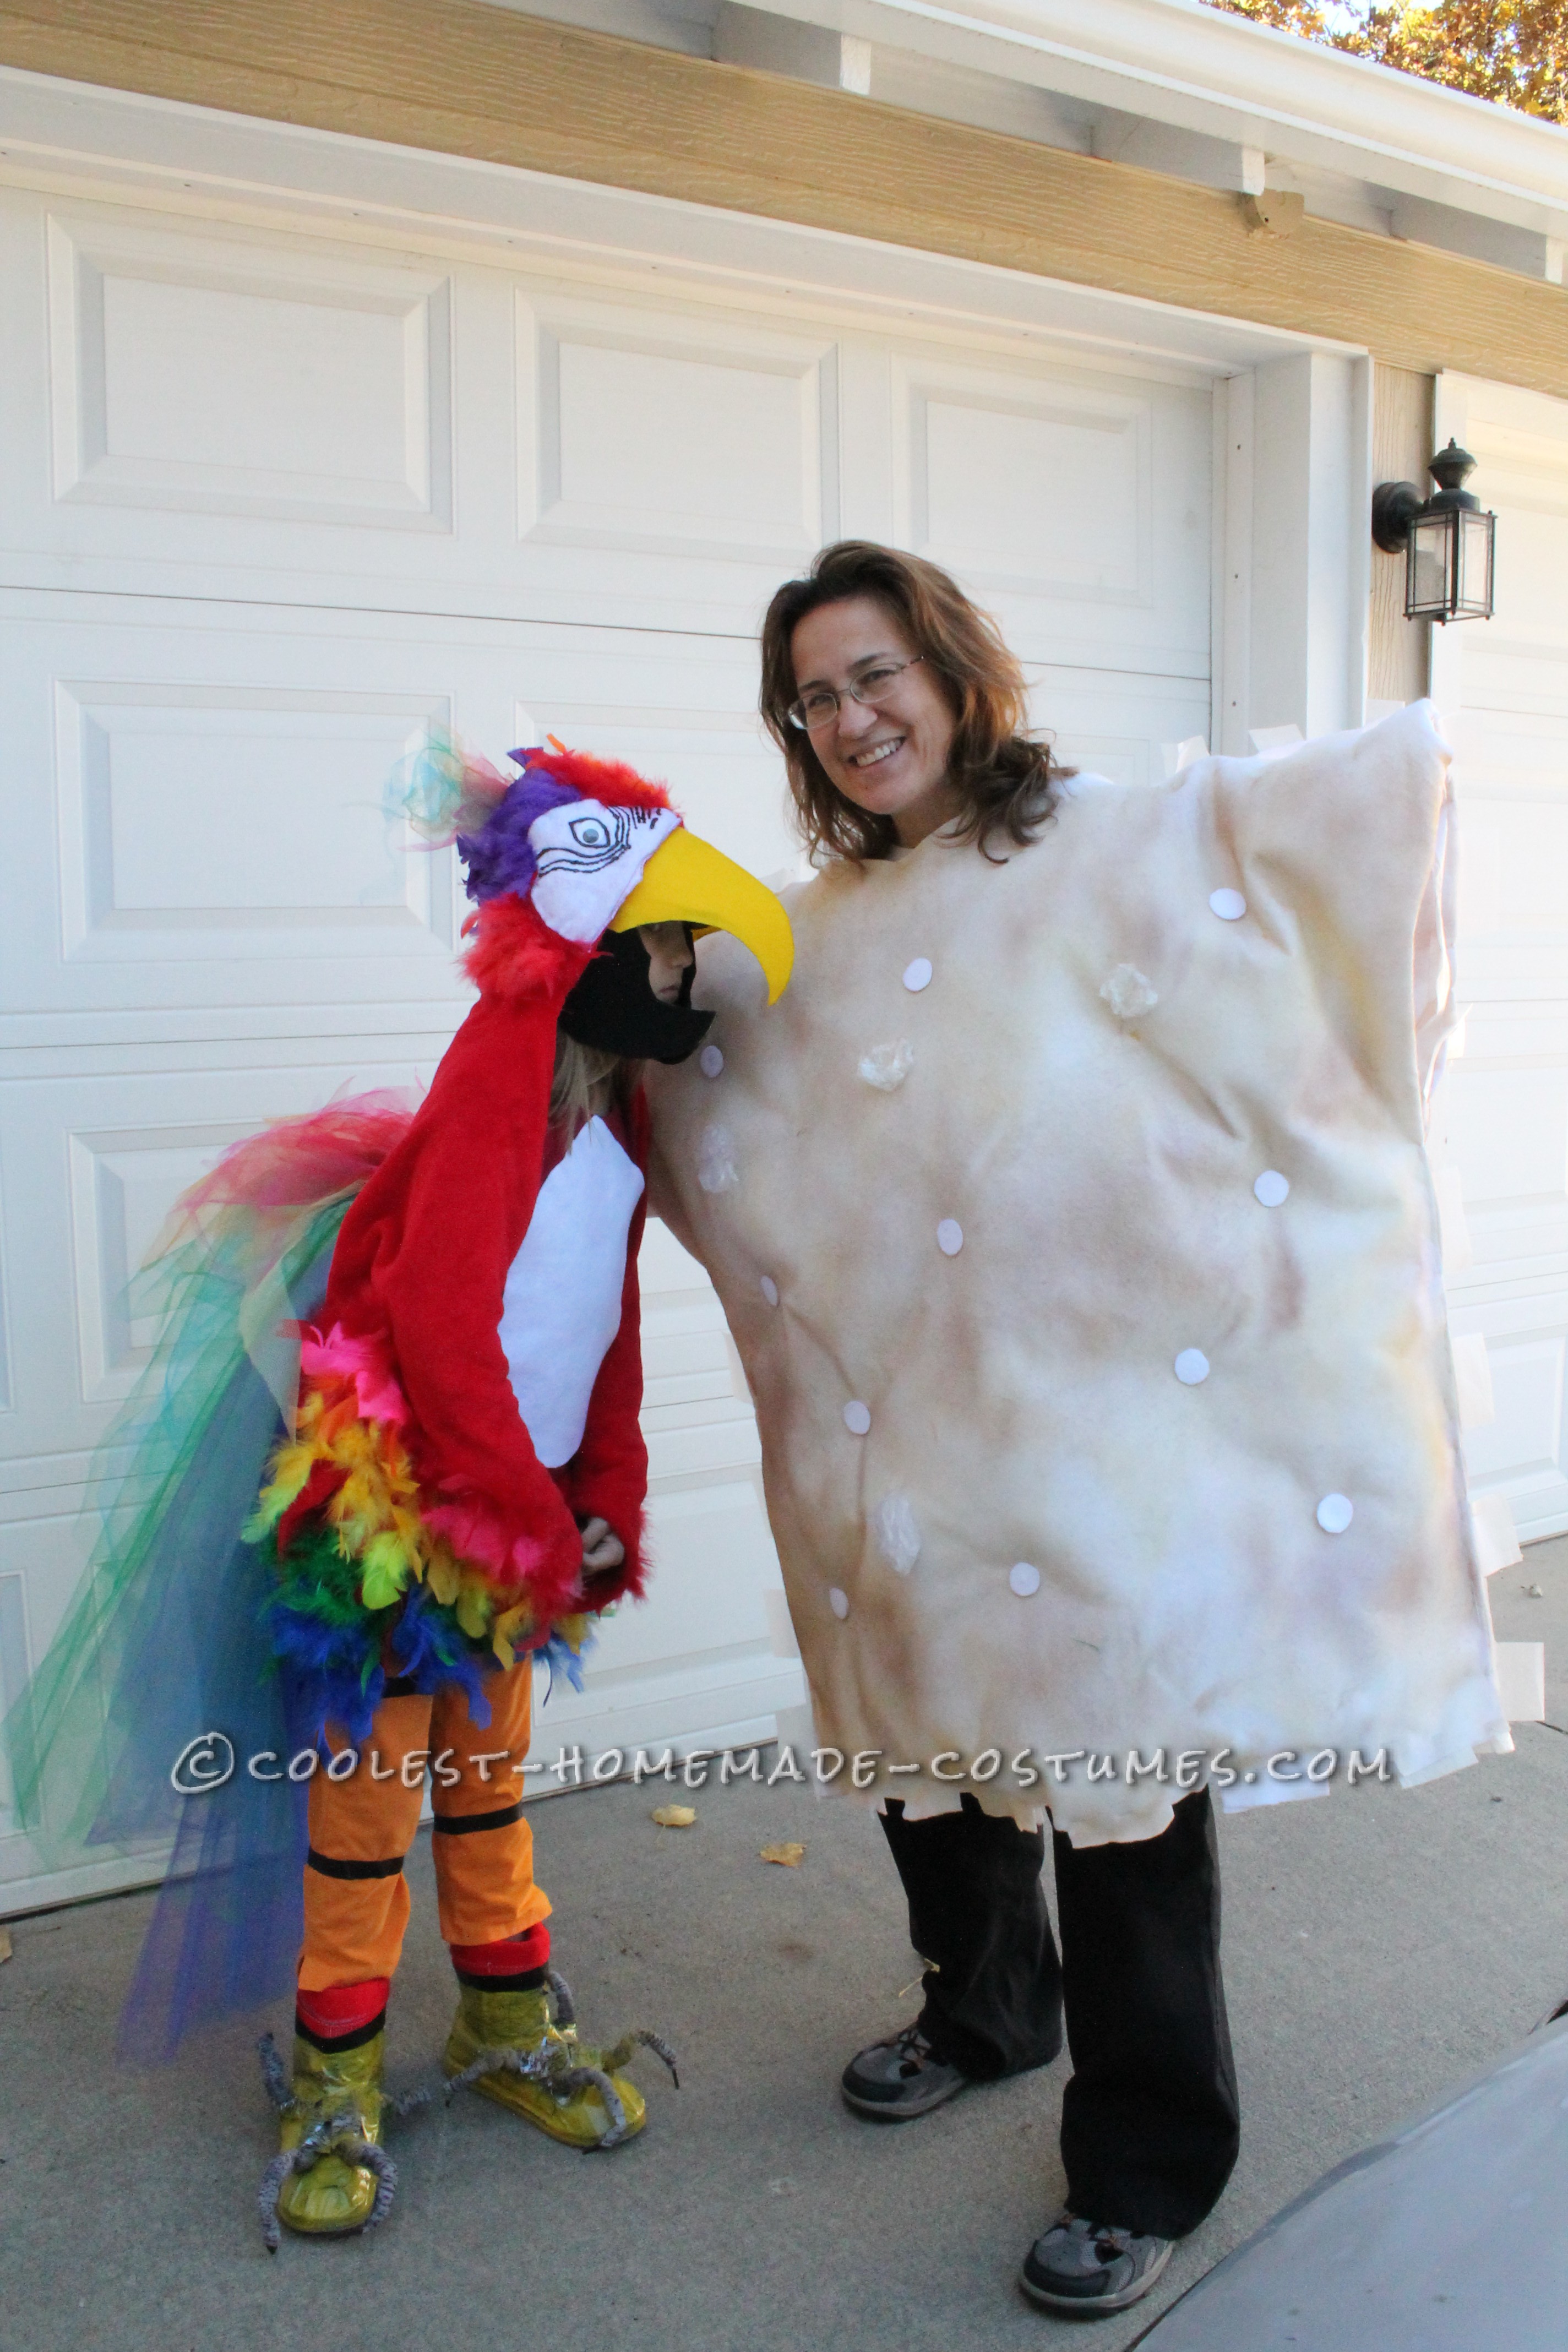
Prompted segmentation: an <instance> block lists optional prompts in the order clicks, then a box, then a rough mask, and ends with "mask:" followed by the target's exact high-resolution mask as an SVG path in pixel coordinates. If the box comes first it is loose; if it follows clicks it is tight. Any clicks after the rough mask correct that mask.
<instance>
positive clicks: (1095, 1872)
mask: <svg viewBox="0 0 1568 2352" xmlns="http://www.w3.org/2000/svg"><path fill="white" fill-rule="evenodd" d="M882 1827H883V1829H884V1831H885V1832H886V1833H887V1839H888V1843H889V1846H890V1847H891V1849H892V1853H893V1860H894V1862H895V1863H896V1864H897V1865H898V1871H899V1875H900V1878H901V1879H902V1881H903V1885H904V1892H905V1894H906V1895H907V1896H908V1898H909V1906H910V1941H911V1942H912V1943H913V1945H914V1947H915V1949H916V1950H917V1951H918V1952H919V1953H920V1954H921V1957H922V1958H925V1959H927V1960H928V1961H931V1962H934V1963H935V1968H934V1969H933V1970H928V1972H927V1974H926V1977H925V1979H924V1990H925V2006H924V2008H923V2009H922V2010H921V2018H920V2022H921V2028H922V2030H923V2031H924V2032H925V2034H926V2036H927V2038H928V2039H929V2040H930V2042H931V2046H932V2048H933V2049H934V2050H935V2051H936V2052H937V2053H938V2054H939V2055H940V2056H942V2058H945V2059H946V2060H947V2061H948V2062H949V2063H951V2064H952V2065H955V2066H960V2067H962V2068H963V2071H964V2073H965V2074H972V2075H973V2076H974V2077H975V2078H976V2079H977V2080H981V2081H987V2080H994V2079H995V2078H996V2077H998V2076H1000V2075H1004V2074H1022V2073H1025V2072H1026V2070H1027V2069H1029V2068H1030V2067H1034V2066H1043V2065H1045V2064H1047V2063H1048V2061H1049V2060H1050V2059H1052V2058H1054V2057H1055V2055H1056V2053H1057V2052H1058V2050H1059V2049H1060V2047H1061V2040H1062V2021H1063V2015H1064V2011H1065V2015H1066V2023H1067V2032H1068V2043H1069V2045H1070V2048H1071V2052H1072V2060H1073V2074H1072V2079H1071V2081H1070V2082H1069V2083H1068V2087H1067V2093H1066V2096H1065V2098H1064V2100H1063V2105H1062V2158H1063V2161H1064V2163H1065V2165H1066V2167H1067V2175H1068V2205H1069V2207H1070V2208H1071V2210H1072V2211H1074V2212H1075V2213H1079V2214H1082V2215H1084V2216H1086V2217H1087V2218H1088V2219H1089V2220H1090V2221H1099V2222H1101V2223H1108V2224H1111V2225H1114V2226H1117V2227H1120V2228H1122V2229H1128V2230H1132V2231H1138V2232H1140V2233H1143V2232H1149V2233H1152V2234H1155V2235H1158V2236H1160V2237H1163V2238H1176V2237H1181V2236H1183V2235H1184V2233H1185V2232H1186V2231H1189V2230H1194V2229H1196V2227H1197V2225H1198V2223H1199V2222H1200V2221H1202V2220H1203V2219H1204V2217H1205V2214H1207V2213H1208V2212H1209V2211H1210V2210H1211V2209H1212V2208H1213V2206H1214V2205H1215V2203H1216V2202H1217V2200H1218V2198H1219V2195H1220V2192H1221V2190H1222V2189H1224V2187H1225V2184H1226V2181H1227V2180H1228V2179H1229V2178H1230V2173H1231V2168H1232V2167H1233V2166H1234V2165H1235V2162H1236V2156H1237V2141H1238V2137H1239V2111H1238V2108H1237V2092H1236V2068H1235V2063H1234V2061H1233V2059H1232V2056H1231V2048H1230V2032H1229V2028H1228V2026H1227V2024H1226V2013H1225V1990H1224V1987H1223V1985H1222V1983H1221V1981H1220V1969H1219V1855H1218V1849H1217V1846H1216V1843H1215V1826H1214V1813H1213V1810H1212V1808H1211V1806H1210V1804H1209V1799H1208V1792H1207V1790H1194V1793H1193V1794H1192V1795H1191V1796H1188V1797H1184V1798H1183V1799H1182V1801H1181V1802H1180V1803H1179V1804H1178V1805H1177V1807H1176V1809H1175V1817H1174V1819H1173V1822H1172V1823H1171V1826H1170V1828H1169V1829H1168V1830H1166V1831H1165V1832H1164V1833H1163V1836H1160V1837H1155V1838H1144V1839H1140V1840H1139V1841H1138V1842H1137V1843H1131V1844H1126V1845H1096V1846H1080V1847H1075V1846H1073V1845H1071V1844H1070V1843H1068V1839H1067V1838H1065V1837H1064V1836H1062V1835H1061V1833H1060V1832H1058V1833H1057V1834H1056V1835H1055V1836H1054V1837H1053V1839H1052V1846H1053V1850H1054V1859H1055V1863H1056V1876H1057V1908H1058V1915H1059V1917H1060V1921H1061V1935H1062V1957H1061V1959H1060V1960H1059V1961H1058V1958H1057V1949H1056V1946H1055V1944H1054V1942H1053V1941H1052V1938H1051V1930H1050V1920H1049V1917H1048V1916H1047V1910H1046V1897H1045V1889H1044V1887H1043V1886H1042V1885H1041V1884H1040V1870H1041V1865H1042V1864H1043V1863H1044V1861H1045V1836H1044V1833H1043V1832H1041V1831H1038V1830H1034V1831H1028V1830H1021V1829H1019V1827H1018V1826H1017V1824H1016V1822H1013V1821H1011V1820H1009V1819H1006V1818H1005V1817H1002V1816H999V1815H994V1814H990V1813H985V1812H983V1811H982V1810H981V1808H980V1806H979V1804H978V1802H977V1801H976V1800H975V1799H974V1798H973V1796H969V1795H967V1794H966V1795H965V1796H964V1798H963V1810H962V1811H959V1812H956V1813H939V1814H936V1815H934V1816H933V1817H932V1818H931V1819H930V1820H928V1821H920V1822H910V1821H906V1820H905V1819H904V1818H903V1808H902V1806H901V1805H900V1804H898V1803H897V1801H893V1802H890V1803H889V1807H888V1810H887V1811H886V1812H885V1813H884V1814H883V1815H882Z"/></svg>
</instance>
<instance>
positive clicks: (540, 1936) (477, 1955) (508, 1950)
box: [447, 1920, 550, 1977]
mask: <svg viewBox="0 0 1568 2352" xmlns="http://www.w3.org/2000/svg"><path fill="white" fill-rule="evenodd" d="M447 1950H448V1951H449V1952H450V1953H451V1955H452V1966H453V1967H454V1968H455V1969H462V1970H463V1971H464V1973H465V1974H466V1975H468V1976H471V1977H520V1976H522V1975H523V1974H524V1973H525V1971H526V1970H528V1969H542V1968H543V1967H544V1965H545V1963H546V1961H547V1960H548V1959H549V1958H550V1930H549V1928H548V1927H546V1926H545V1924H544V1922H543V1920H541V1921H540V1922H539V1925H538V1926H537V1927H527V1928H525V1929H524V1930H523V1932H522V1934H521V1936H503V1937H501V1938H500V1942H499V1943H495V1944H448V1945H447Z"/></svg>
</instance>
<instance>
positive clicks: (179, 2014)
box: [4, 1094, 413, 2059]
mask: <svg viewBox="0 0 1568 2352" xmlns="http://www.w3.org/2000/svg"><path fill="white" fill-rule="evenodd" d="M412 1116H413V1106H412V1104H411V1103H410V1102H408V1101H406V1100H405V1099H404V1098H402V1097H398V1096H395V1095H393V1094H381V1095H369V1096H360V1097H356V1098H353V1099H351V1100H341V1101H338V1102H335V1103H331V1104H329V1105H328V1106H327V1108H325V1109H324V1110H321V1111H318V1112H314V1113H311V1114H310V1116H309V1117H307V1118H297V1119H286V1120H280V1121H279V1122H277V1123H276V1124H275V1125H273V1126H271V1127H269V1128H268V1129H264V1130H263V1131H262V1133H260V1134H259V1135H257V1136H254V1137H251V1138H248V1139H247V1140H246V1141H244V1142H243V1143H240V1144H237V1145H236V1146H235V1147H234V1149H233V1150H230V1151H228V1152H226V1154H225V1155H224V1157H223V1159H222V1160H220V1161H219V1162H218V1164H217V1166H216V1168H215V1169H214V1170H213V1171H212V1172H211V1173H210V1174H209V1175H208V1176H205V1177H204V1178H203V1179H202V1180H201V1181H200V1182H199V1183H197V1184H195V1185H194V1186H193V1187H192V1188H191V1190H190V1191H189V1192H186V1193H185V1194H184V1197H183V1199H182V1200H181V1202H179V1203H178V1205H177V1207H176V1209H175V1212H174V1216H173V1218H172V1219H171V1221H170V1223H169V1225H168V1226H167V1227H166V1228H165V1231H164V1234H163V1236H162V1237H161V1239H160V1241H159V1243H158V1244H156V1246H155V1248H154V1251H153V1255H152V1257H151V1258H150V1259H149V1261H148V1263H147V1265H145V1266H144V1267H143V1268H142V1272H141V1274H139V1275H138V1276H136V1277H135V1279H134V1281H133V1283H132V1286H131V1295H130V1302H129V1303H130V1306H131V1308H132V1312H133V1313H134V1314H136V1315H138V1316H149V1315H156V1316H157V1317H159V1318H161V1325H162V1329H161V1336H160V1339H159V1340H158V1343H157V1346H156V1347H155V1349H154V1350H153V1356H152V1360H151V1361H150V1362H149V1363H148V1365H147V1367H146V1369H145V1370H144V1371H143V1372H142V1376H141V1378H140V1379H139V1381H138V1382H137V1385H136V1388H135V1390H134V1391H133V1392H132V1396H131V1398H130V1399H129V1401H128V1402H127V1403H126V1405H125V1407H124V1409H123V1410H122V1411H121V1413H120V1415H119V1416H118V1418H117V1419H116V1421H115V1423H114V1424H113V1426H112V1428H111V1429H110V1432H109V1434H108V1436H107V1438H106V1439H105V1441H104V1443H103V1445H102V1446H101V1447H100V1451H99V1453H98V1454H97V1456H96V1457H95V1459H94V1464H93V1468H92V1473H91V1489H90V1491H92V1492H93V1494H94V1496H95V1499H96V1501H97V1503H98V1505H99V1508H100V1513H101V1520H102V1525H101V1531H100V1536H99V1539H98V1542H97V1545H96V1547H95V1549H94V1551H93V1554H92V1558H91V1560H90V1562H89V1567H88V1570H87V1573H86V1575H85V1576H84V1578H83V1580H82V1582H81V1585H80V1587H79V1590H78V1591H77V1593H76V1595H75V1598H74V1599H73V1600H72V1601H71V1603H70V1605H69V1607H68V1610H67V1612H66V1615H65V1619H64V1622H63V1623H62V1624H61V1627H60V1629H59V1632H58V1633H57V1634H56V1636H55V1639H54V1641H53V1643H52V1644H51V1645H50V1648H49V1650H48V1652H47V1654H46V1656H45V1657H44V1658H43V1660H42V1661H41V1663H40V1664H39V1665H38V1667H37V1671H36V1672H35V1674H34V1675H33V1677H32V1679H31V1681H30V1683H29V1684H28V1685H27V1686H26V1689H25V1690H24V1691H23V1692H22V1694H21V1696H20V1697H19V1698H18V1700H17V1701H16V1705H15V1706H13V1708H12V1709H11V1711H10V1713H9V1715H8V1716H7V1717H6V1718H5V1726H4V1733H5V1744H6V1747H7V1748H8V1750H9V1757H10V1763H11V1771H12V1779H13V1783H14V1790H15V1801H16V1809H17V1811H18V1813H19V1815H20V1818H21V1822H22V1825H23V1826H24V1827H25V1828H26V1830H27V1831H28V1832H30V1833H31V1835H32V1837H33V1839H34V1841H35V1843H36V1846H37V1851H38V1853H40V1855H41V1856H42V1857H43V1859H44V1860H45V1861H47V1863H48V1864H50V1865H51V1866H53V1867H56V1868H61V1869H65V1868H70V1867H73V1866H79V1865H81V1864H91V1863H102V1862H105V1861H110V1860H119V1859H124V1858H134V1857H138V1856H144V1857H145V1858H146V1860H147V1863H148V1867H149V1875H152V1874H153V1873H154V1872H155V1870H156V1869H157V1867H158V1865H159V1863H160V1861H161V1859H162V1857H163V1854H165V1853H168V1851H169V1849H170V1848H171V1846H172V1847H173V1858H172V1860H171V1862H170V1864H169V1869H168V1874H167V1876H166V1878H165V1880H164V1884H163V1891H162V1893H161V1895H160V1897H159V1901H158V1904H157V1906H156V1909H155V1912H154V1915H153V1924H152V1927H151V1928H150V1929H149V1932H148V1936H147V1940H146V1943H145V1945H144V1947H143V1949H142V1958H141V1960H140V1963H139V1965H138V1968H137V1972H136V1977H135V1979H134V1981H133V1983H132V1990H131V1993H130V1996H129V1998H128V2000H127V2002H126V2006H125V2011H124V2013H123V2016H122V2018H121V2054H122V2055H127V2056H132V2057H139V2058H144V2059H145V2058H154V2059H156V2058H162V2057H165V2056H168V2055H170V2054H172V2053H173V2051H174V2048H175V2047H176V2045H177V2044H178V2042H180V2041H181V2039H182V2038H183V2036H184V2034H185V2033H187V2032H190V2031H191V2030H192V2029H193V2028H194V2027H195V2026H197V2025H200V2024H203V2023H205V2022H207V2021H211V2020H213V2019H215V2018H217V2017H220V2016H224V2015H227V2014H230V2013H232V2012H233V2011H237V2010H242V2009H246V2008H250V2007H253V2006H255V2005H256V2004H257V2003H258V2002H260V2001H262V2000H270V1999H273V1998H276V1997H277V1996H278V1995H279V1993H280V1992H281V1991H283V1990H286V1989H287V1988H288V1986H289V1984H290V1983H291V1982H292V1977H293V1969H294V1965H295V1959H296V1956H297V1953H298V1948H299V1941H300V1869H301V1865H302V1864H303V1860H304V1852H305V1843H304V1821H303V1813H304V1803H303V1800H304V1790H302V1789H301V1788H300V1787H298V1786H296V1785H295V1784H293V1783H290V1782H289V1780H288V1779H287V1777H284V1778H283V1779H281V1780H276V1781H274V1780H268V1779H263V1778H259V1777H257V1776H254V1775H253V1774H252V1773H251V1772H250V1770H249V1769H248V1767H249V1763H250V1759H252V1758H253V1757H258V1756H264V1755H266V1754H267V1753H268V1752H270V1753H271V1754H273V1755H276V1756H278V1757H279V1758H280V1759H282V1761H283V1762H284V1763H285V1764H286V1763H287V1760H288V1759H289V1756H290V1755H291V1754H294V1753H296V1752H298V1750H299V1749H300V1748H301V1747H309V1746H311V1745H313V1734H312V1731H311V1728H310V1726H309V1725H308V1724H307V1723H306V1722H304V1721H303V1719H302V1711H301V1708H300V1705H299V1703H298V1701H297V1699H296V1697H295V1696H293V1695H292V1694H291V1692H290V1689H289V1681H288V1678H287V1677H286V1676H283V1675H279V1673H278V1671H277V1670H276V1667H275V1665H274V1662H273V1659H272V1656H271V1652H270V1647H269V1644H268V1638H267V1634H266V1632H265V1628H264V1612H265V1609H266V1607H267V1604H268V1600H269V1598H270V1591H271V1580H270V1571H269V1567H268V1561H267V1559H266V1557H265V1555H264V1554H263V1553H261V1552H260V1551H258V1549H256V1548H255V1547H254V1546H253V1545H251V1544H248V1543H247V1542H245V1541H244V1540H243V1538H242V1535H241V1530H242V1528H243V1527H244V1525H245V1522H246V1520H247V1517H249V1515H250V1513H251V1511H252V1510H253V1508H254V1507H255V1502H256V1496H257V1490H258V1485H259V1484H260V1481H261V1478H262V1476H263V1474H264V1471H265V1467H266V1464H267V1462H268V1457H269V1455H270V1454H271V1453H272V1451H273V1449H274V1447H275V1446H276V1445H277V1444H278V1442H279V1439H280V1438H281V1437H282V1436H283V1435H284V1434H286V1433H288V1431H289V1429H290V1427H291V1418H290V1417H291V1414H292V1412H293V1404H294V1398H295V1394H296V1391H297V1387H298V1373H299V1346H300V1343H299V1339H298V1337H297V1336H296V1335H295V1333H294V1332H293V1331H292V1330H291V1329H290V1328H288V1327H289V1326H292V1325H297V1324H298V1323H299V1322H301V1321H308V1320H310V1318H313V1317H314V1316H315V1315H316V1314H317V1312H318V1311H319V1309H320V1307H321V1300H322V1298H323V1297H324V1295H325V1291H326V1284H327V1276H328V1273H329V1271H330V1269H331V1255H332V1248H333V1245H334V1244H335V1242H336V1240H337V1234H338V1228H339V1226H340V1225H341V1224H342V1220H343V1217H344V1215H345V1213H346V1212H347V1210H348V1207H349V1204H350V1202H352V1201H353V1198H354V1196H355V1194H356V1193H357V1192H359V1190H360V1188H361V1186H362V1185H363V1183H364V1181H365V1180H366V1179H367V1177H368V1176H369V1175H370V1174H371V1173H372V1172H373V1171H374V1169H375V1168H376V1167H377V1166H379V1164H380V1162H381V1161H382V1160H384V1158H385V1156H386V1154H387V1152H388V1151H389V1150H391V1149H392V1147H393V1145H394V1144H395V1142H396V1141H397V1140H398V1139H399V1138H400V1137H401V1136H402V1135H403V1133H404V1132H405V1130H406V1129H407V1126H408V1123H409V1120H410V1118H412ZM213 1734H216V1735H218V1738H217V1740H216V1741H215V1742H214V1743H212V1744H211V1745H209V1746H208V1747H207V1748H205V1749H204V1748H201V1746H200V1743H202V1742H203V1741H204V1740H206V1739H207V1738H208V1735H213ZM225 1742H226V1744H227V1749H225V1747H224V1745H223V1743H225ZM193 1743H196V1745H195V1748H193ZM226 1752H231V1753H232V1756H233V1760H234V1769H233V1771H232V1774H231V1775H230V1776H229V1777H227V1778H226V1779H225V1780H223V1781H222V1782H221V1785H219V1784H216V1774H217V1773H218V1772H219V1771H220V1770H221V1769H222V1767H223V1759H224V1757H225V1754H226ZM182 1757H188V1758H189V1759H190V1760H189V1761H188V1762H187V1764H186V1766H185V1769H184V1777H185V1779H186V1781H187V1783H189V1782H190V1781H192V1780H196V1779H199V1778H200V1777H201V1775H202V1774H203V1773H205V1774H206V1775H208V1776H210V1777H212V1778H213V1780H214V1785H211V1786H209V1787H208V1788H207V1789H206V1790H205V1792H203V1793H192V1794H183V1793H181V1792H180V1790H178V1788H177V1787H176V1785H175V1782H174V1779H173V1778H172V1775H174V1771H175V1767H176V1765H177V1764H178V1762H179V1760H180V1759H181V1758H182ZM263 1769H270V1768H267V1767H264V1768H263Z"/></svg>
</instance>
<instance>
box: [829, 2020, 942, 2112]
mask: <svg viewBox="0 0 1568 2352" xmlns="http://www.w3.org/2000/svg"><path fill="white" fill-rule="evenodd" d="M969 2079H970V2078H969V2076H968V2075H967V2074H961V2073H960V2072H959V2070H958V2068H957V2067H956V2066H949V2065H947V2064H946V2063H944V2061H943V2060H942V2059H941V2058H939V2057H938V2056H937V2054H936V2053H935V2051H934V2050H933V2049H932V2048H931V2043H930V2042H928V2041H927V2040H926V2038H925V2035H924V2034H923V2033H922V2032H921V2030H920V2027H919V2026H918V2025H906V2026H905V2028H904V2030H903V2032H901V2033H896V2034H894V2036H893V2038H892V2040H891V2041H890V2042H872V2044H871V2046H870V2048H869V2049H868V2050H861V2051H859V2052H858V2053H857V2054H856V2055H855V2056H854V2057H853V2058H851V2060H850V2061H849V2063H848V2065H847V2066H846V2068H845V2069H844V2073H843V2075H842V2077H841V2079H840V2083H839V2088H840V2089H841V2090H842V2092H843V2094H844V2104H845V2105H846V2106H848V2107H853V2108H854V2110H855V2112H856V2114H857V2115H859V2116H874V2117H875V2118H876V2120H877V2122H879V2123H883V2124H904V2123H909V2122H910V2121H911V2120H912V2119H913V2117H914V2116H929V2115H930V2113H931V2109H932V2108H933V2107H940V2106H941V2105H942V2102H943V2101H944V2100H946V2099H952V2098H956V2097H957V2095H958V2094H959V2092H960V2091H962V2090H963V2088H964V2086H965V2084H967V2083H968V2081H969Z"/></svg>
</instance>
